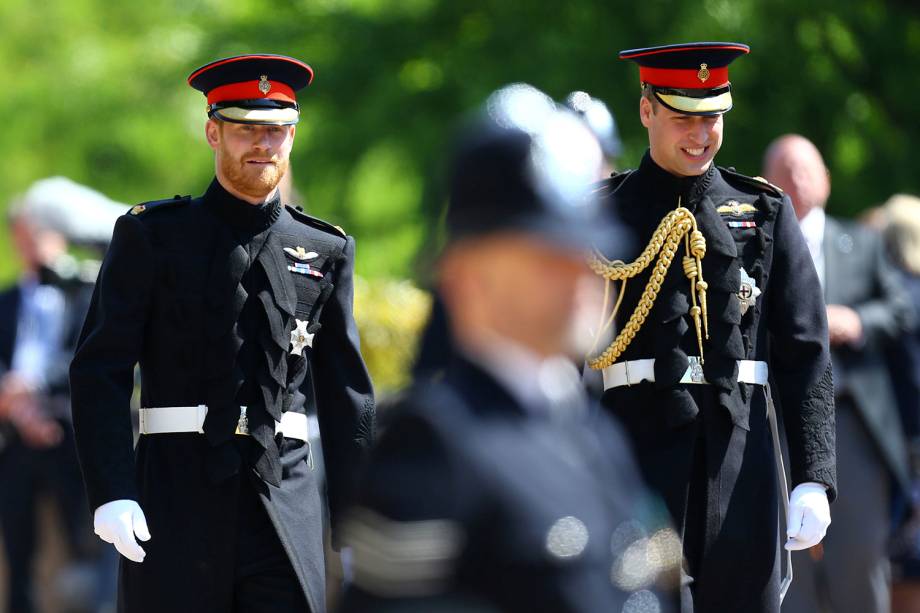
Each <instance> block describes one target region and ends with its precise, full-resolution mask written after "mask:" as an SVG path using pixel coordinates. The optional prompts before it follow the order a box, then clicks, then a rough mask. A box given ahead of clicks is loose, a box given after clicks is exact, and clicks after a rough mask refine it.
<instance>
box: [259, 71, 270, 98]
mask: <svg viewBox="0 0 920 613" xmlns="http://www.w3.org/2000/svg"><path fill="white" fill-rule="evenodd" d="M271 90H272V84H271V83H269V82H268V75H262V76H261V77H259V91H260V92H262V94H263V95H264V94H267V93H268V92H270V91H271Z"/></svg>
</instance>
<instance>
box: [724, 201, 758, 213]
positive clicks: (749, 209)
mask: <svg viewBox="0 0 920 613" xmlns="http://www.w3.org/2000/svg"><path fill="white" fill-rule="evenodd" d="M716 212H717V213H718V214H719V215H731V216H732V217H741V216H742V215H746V214H748V213H756V212H757V207H756V206H754V205H753V204H749V203H747V202H738V201H737V200H729V201H728V202H726V203H725V204H723V205H721V206H719V207H718V208H716Z"/></svg>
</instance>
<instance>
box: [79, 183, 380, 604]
mask: <svg viewBox="0 0 920 613" xmlns="http://www.w3.org/2000/svg"><path fill="white" fill-rule="evenodd" d="M299 249H300V251H299V254H300V255H302V256H303V255H304V254H306V253H308V252H312V253H310V254H309V260H308V261H307V262H306V266H305V265H304V264H305V262H303V261H302V258H298V257H296V256H297V255H298V250H299ZM353 265H354V241H353V239H351V238H350V237H346V236H345V235H344V233H341V232H340V231H339V230H337V229H335V228H333V227H332V226H329V225H328V224H325V223H324V222H321V221H319V220H316V219H313V218H310V217H308V216H306V215H304V214H302V213H300V212H298V211H296V210H294V209H292V208H289V207H283V206H281V203H280V201H279V200H277V199H275V200H273V201H270V202H268V203H266V204H263V205H261V206H254V205H251V204H249V203H246V202H243V201H240V200H238V199H236V198H234V197H233V196H232V195H230V194H229V193H228V192H227V191H226V190H224V189H223V187H222V186H221V185H220V184H219V182H218V181H217V180H216V179H215V180H214V181H213V183H212V184H211V186H210V187H209V188H208V190H207V192H206V193H205V195H204V196H203V197H201V198H197V199H190V198H177V199H174V200H169V201H161V202H157V203H148V204H146V205H139V206H138V207H135V208H134V209H132V211H131V213H129V214H126V215H124V216H123V217H121V218H120V219H119V220H118V223H117V224H116V227H115V232H114V236H113V238H112V243H111V246H110V248H109V251H108V253H107V254H106V258H105V262H104V264H103V267H102V270H101V273H100V276H99V281H98V284H97V287H96V291H95V294H94V296H93V301H92V306H91V308H90V312H89V315H88V316H87V320H86V323H85V325H84V329H83V333H82V336H81V340H80V344H79V347H78V350H77V353H76V357H75V358H74V361H73V364H72V366H71V386H72V390H73V414H74V427H75V431H76V435H77V442H78V448H79V452H80V459H81V463H82V466H83V471H84V476H85V480H86V485H87V490H88V493H89V499H90V504H91V506H92V508H96V507H98V506H99V505H101V504H104V503H106V502H109V501H112V500H117V499H133V500H137V501H138V502H139V503H140V505H141V508H142V509H143V510H144V512H145V514H146V517H147V520H148V525H149V527H150V532H151V534H152V539H151V540H150V541H149V542H147V543H144V544H142V545H143V547H144V548H145V550H146V551H147V557H146V559H145V561H144V562H143V563H142V564H135V563H133V562H129V561H127V560H124V559H123V560H122V569H121V599H122V604H123V605H124V606H126V607H127V608H128V609H129V610H132V611H134V610H137V611H157V612H162V611H195V612H200V611H227V610H230V608H231V603H230V600H229V599H231V598H232V596H233V595H232V593H231V592H232V585H233V579H234V577H233V576H232V575H233V572H234V571H233V568H234V566H233V565H234V562H235V556H236V554H237V553H238V552H239V548H240V547H242V546H243V545H245V544H246V543H248V544H249V545H253V546H258V544H259V542H260V541H262V540H264V539H263V537H262V536H259V537H258V538H255V537H254V535H248V534H245V533H244V534H242V535H239V534H238V533H237V529H238V528H240V525H241V523H240V522H244V521H246V518H247V517H250V516H253V513H254V511H253V510H252V509H251V508H246V506H245V504H243V503H242V502H240V501H241V500H242V498H241V497H243V496H244V495H245V493H246V490H245V488H254V489H255V490H256V491H257V492H258V494H259V496H260V497H261V499H262V501H263V502H264V506H265V509H266V510H267V515H268V517H270V519H271V524H272V525H273V526H274V532H275V533H276V534H277V537H278V538H280V543H281V544H282V545H283V548H284V551H285V552H286V553H287V556H288V558H289V559H290V561H291V563H292V565H293V569H294V571H295V573H296V575H297V579H298V581H299V583H300V585H301V587H302V588H303V591H304V593H305V595H306V600H307V602H308V603H309V606H310V608H311V609H312V610H313V611H317V612H319V611H324V610H325V603H324V583H325V579H324V572H323V542H322V517H323V512H324V511H323V504H322V500H321V498H320V494H319V492H320V489H319V488H318V487H317V485H318V484H317V483H316V479H317V476H316V473H315V472H314V470H313V469H312V466H313V462H312V458H311V457H310V453H311V450H310V449H309V445H308V444H306V443H303V442H302V441H299V440H295V439H282V438H281V437H280V436H276V435H275V429H274V422H275V421H280V419H281V416H282V414H283V413H285V412H288V411H293V412H297V413H307V414H313V413H315V414H317V416H318V419H319V424H320V429H321V432H322V437H323V451H324V455H325V466H326V471H327V477H328V479H327V481H328V482H327V491H328V500H329V505H330V507H331V511H332V519H333V523H335V520H336V519H337V517H338V512H339V510H340V509H341V508H342V506H343V505H344V504H345V499H346V497H347V496H348V493H349V491H350V490H351V488H352V484H353V475H354V470H353V469H354V467H355V465H356V462H358V461H359V460H360V459H361V457H362V455H363V454H364V451H365V449H366V447H367V446H368V445H369V443H370V440H371V438H372V435H373V425H374V401H373V395H372V389H371V383H370V379H369V377H368V374H367V370H366V368H365V366H364V363H363V360H362V358H361V355H360V351H359V342H358V335H357V330H356V327H355V324H354V320H353V317H352V293H353V286H352V269H353ZM297 322H308V324H307V328H306V330H307V332H308V333H310V334H313V335H314V339H315V340H314V342H313V343H312V347H311V346H309V345H308V346H307V347H305V348H304V349H303V351H302V354H301V355H297V354H296V353H295V352H294V351H292V346H291V332H292V330H294V328H295V326H296V325H297ZM135 364H139V365H140V373H141V379H142V385H141V406H142V407H145V408H147V407H169V406H195V405H199V404H204V405H207V407H208V413H207V417H206V420H205V423H204V428H203V429H204V434H203V435H201V434H195V433H188V434H154V435H144V436H142V437H141V438H140V440H139V442H138V445H137V449H136V452H135V450H133V449H132V435H131V420H130V415H129V411H128V406H129V400H130V397H131V394H132V389H133V387H134V378H133V371H134V366H135ZM240 406H246V407H247V419H248V423H249V429H250V431H251V433H252V436H251V437H243V436H238V435H234V431H235V429H236V427H237V424H238V422H239V419H240ZM261 515H262V516H264V515H265V514H264V513H262V514H261ZM259 529H260V527H259V526H256V527H255V528H254V530H255V531H258V530H259ZM268 532H269V535H270V536H271V532H272V530H270V529H269V531H268ZM263 536H264V535H263ZM273 538H274V537H273ZM241 543H242V544H241Z"/></svg>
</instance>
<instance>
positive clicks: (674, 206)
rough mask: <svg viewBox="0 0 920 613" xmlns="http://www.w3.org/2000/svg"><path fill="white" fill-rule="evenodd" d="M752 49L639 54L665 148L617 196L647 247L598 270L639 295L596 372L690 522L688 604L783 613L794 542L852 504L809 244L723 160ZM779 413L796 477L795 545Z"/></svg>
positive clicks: (711, 47) (659, 142)
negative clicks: (783, 523) (839, 456)
mask: <svg viewBox="0 0 920 613" xmlns="http://www.w3.org/2000/svg"><path fill="white" fill-rule="evenodd" d="M748 51H749V49H748V47H747V45H743V44H740V43H706V42H701V43H689V44H681V45H667V46H663V47H652V48H646V49H630V50H626V51H621V52H620V58H621V59H624V60H631V61H634V62H636V63H637V64H638V65H639V80H640V82H641V92H642V93H641V97H640V99H639V119H640V121H641V122H642V125H643V126H644V127H645V128H646V129H647V131H648V138H649V150H648V152H647V153H646V154H645V156H644V157H643V159H642V162H641V163H640V165H639V168H638V169H636V170H632V171H626V172H623V173H619V174H617V175H615V176H613V177H611V178H610V179H608V180H607V181H605V182H603V183H602V184H601V187H600V189H599V193H600V195H601V196H602V197H603V198H605V201H606V203H607V206H608V207H610V209H611V210H613V211H615V212H616V213H617V214H618V215H619V216H620V217H621V218H622V219H623V221H624V224H626V225H627V226H628V227H629V228H630V229H631V230H632V231H633V232H635V234H636V236H637V238H638V241H637V243H638V246H637V248H636V249H635V250H633V251H632V252H631V253H629V254H628V255H630V256H631V257H630V258H628V259H625V262H624V261H618V260H616V259H615V257H611V256H610V254H598V257H596V258H595V259H594V261H593V262H592V268H593V270H594V271H595V272H596V273H598V274H599V275H601V276H603V277H604V278H605V279H607V280H608V281H610V282H611V283H618V284H621V290H622V291H621V298H620V299H621V300H622V302H621V303H620V304H619V305H618V306H619V307H620V308H619V309H618V308H616V307H614V314H613V315H612V316H611V317H610V319H609V321H610V323H611V324H615V325H616V328H617V330H618V333H617V337H616V338H615V339H614V341H613V342H612V343H610V344H609V345H607V346H606V348H604V347H603V346H601V347H598V348H597V349H596V350H594V351H592V353H591V355H590V356H589V359H588V366H589V367H590V368H591V369H593V370H595V371H600V372H599V374H600V375H602V377H603V387H604V389H605V392H604V395H603V398H602V402H603V404H604V406H605V407H607V408H608V409H609V410H610V411H611V412H612V413H613V414H614V415H615V416H616V417H617V418H618V419H619V420H620V422H621V423H622V424H623V425H624V428H625V430H626V431H627V432H628V434H629V435H630V437H631V439H632V443H633V446H634V448H635V449H636V453H637V455H638V458H639V465H640V467H641V468H642V472H643V475H644V476H645V478H646V481H647V482H648V483H649V486H650V487H651V488H652V490H653V491H656V492H657V493H658V494H660V495H661V496H662V497H663V498H664V499H665V502H666V503H667V505H668V508H669V510H670V511H671V514H672V518H673V521H674V523H675V524H676V525H677V526H679V527H680V528H681V530H682V540H683V551H684V558H685V561H686V564H685V567H684V576H683V585H682V595H681V605H682V611H684V612H691V611H693V612H696V613H701V612H712V613H729V612H732V613H734V612H739V613H741V612H743V613H757V612H763V613H775V612H776V611H778V610H779V606H780V602H781V600H782V594H783V592H784V589H785V587H786V586H788V582H789V580H790V571H791V569H790V564H789V562H790V558H791V556H790V555H789V554H788V550H791V549H804V548H808V547H811V546H813V545H815V544H817V543H818V542H820V540H821V539H822V538H823V536H824V533H825V531H826V529H827V526H828V525H829V523H830V509H829V502H830V500H832V499H833V498H834V495H835V483H836V481H835V476H834V418H833V416H834V413H833V407H834V405H833V383H832V373H831V364H830V354H829V351H828V345H827V326H826V322H825V314H824V303H823V301H822V299H821V296H820V294H818V293H817V292H815V291H814V288H816V287H817V286H818V280H817V275H816V274H815V270H814V266H813V265H812V263H811V258H810V257H809V255H808V249H807V247H806V246H805V242H804V241H803V240H802V234H801V232H800V231H799V228H798V224H797V223H796V219H795V214H794V212H793V210H792V206H791V204H790V203H789V199H788V198H787V197H785V196H784V195H783V194H782V192H781V191H780V190H778V189H776V188H775V187H773V186H771V185H769V184H767V183H766V182H763V181H759V180H755V179H754V178H751V177H747V176H745V175H742V174H739V173H737V172H735V171H733V170H731V169H726V168H722V167H717V166H716V165H715V163H714V158H715V156H716V154H717V153H718V151H719V148H720V147H721V145H722V137H723V131H724V128H725V123H726V122H725V113H727V112H728V111H729V110H730V109H731V107H732V94H731V84H730V82H729V78H728V76H729V75H728V72H729V71H728V66H729V64H730V63H731V62H732V61H733V60H734V59H736V58H737V57H739V56H741V55H744V54H746V53H748ZM642 247H644V250H643V251H644V253H645V255H640V251H639V250H640V248H642ZM771 388H772V391H771ZM774 399H775V400H776V409H774ZM776 410H782V414H783V421H784V423H785V435H786V438H787V440H788V443H789V449H790V455H791V464H792V465H791V474H792V484H793V485H794V489H793V490H792V493H791V495H790V496H789V499H788V514H789V516H790V520H791V521H790V527H789V530H788V531H787V534H786V535H785V538H784V539H783V540H782V541H781V540H780V534H779V531H778V525H779V521H778V520H779V517H778V515H779V509H780V506H781V505H780V503H781V502H782V506H783V507H786V500H787V499H786V496H787V491H788V490H787V487H786V479H785V470H784V467H783V466H782V453H781V451H782V450H781V445H780V437H781V436H782V434H783V433H782V432H780V431H779V428H778V426H777V421H778V420H777V415H776ZM783 541H785V544H784V547H785V548H786V550H787V553H786V556H785V558H786V559H785V564H783V561H782V560H781V559H780V553H781V552H782V548H781V545H782V543H783ZM784 567H785V568H784ZM781 573H784V574H785V577H784V580H783V581H782V582H781V581H780V576H781Z"/></svg>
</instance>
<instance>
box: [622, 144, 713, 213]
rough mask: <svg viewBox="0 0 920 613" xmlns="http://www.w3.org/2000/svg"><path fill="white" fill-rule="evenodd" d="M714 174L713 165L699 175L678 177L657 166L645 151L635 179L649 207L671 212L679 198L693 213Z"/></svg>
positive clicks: (648, 152)
mask: <svg viewBox="0 0 920 613" xmlns="http://www.w3.org/2000/svg"><path fill="white" fill-rule="evenodd" d="M715 174H716V166H715V164H714V163H713V164H710V166H709V168H708V169H707V170H706V172H704V173H703V174H701V175H696V176H692V177H678V176H677V175H674V174H671V173H670V172H668V171H667V170H665V169H664V168H662V167H661V166H659V165H658V164H657V163H656V162H655V160H653V159H652V154H651V152H650V151H646V152H645V155H644V156H643V157H642V162H641V163H640V164H639V170H638V172H637V173H636V178H637V179H638V180H639V181H641V183H642V186H641V188H640V192H639V193H642V194H647V195H648V196H649V200H648V203H649V205H651V206H656V207H664V208H666V209H667V210H672V209H674V208H675V207H676V206H677V200H678V198H680V203H681V206H684V207H686V208H688V209H690V210H691V211H695V209H696V205H697V203H698V202H699V201H700V198H701V197H702V195H703V194H704V193H705V191H706V189H707V188H708V187H709V185H710V184H711V183H712V179H713V177H714V176H715Z"/></svg>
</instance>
